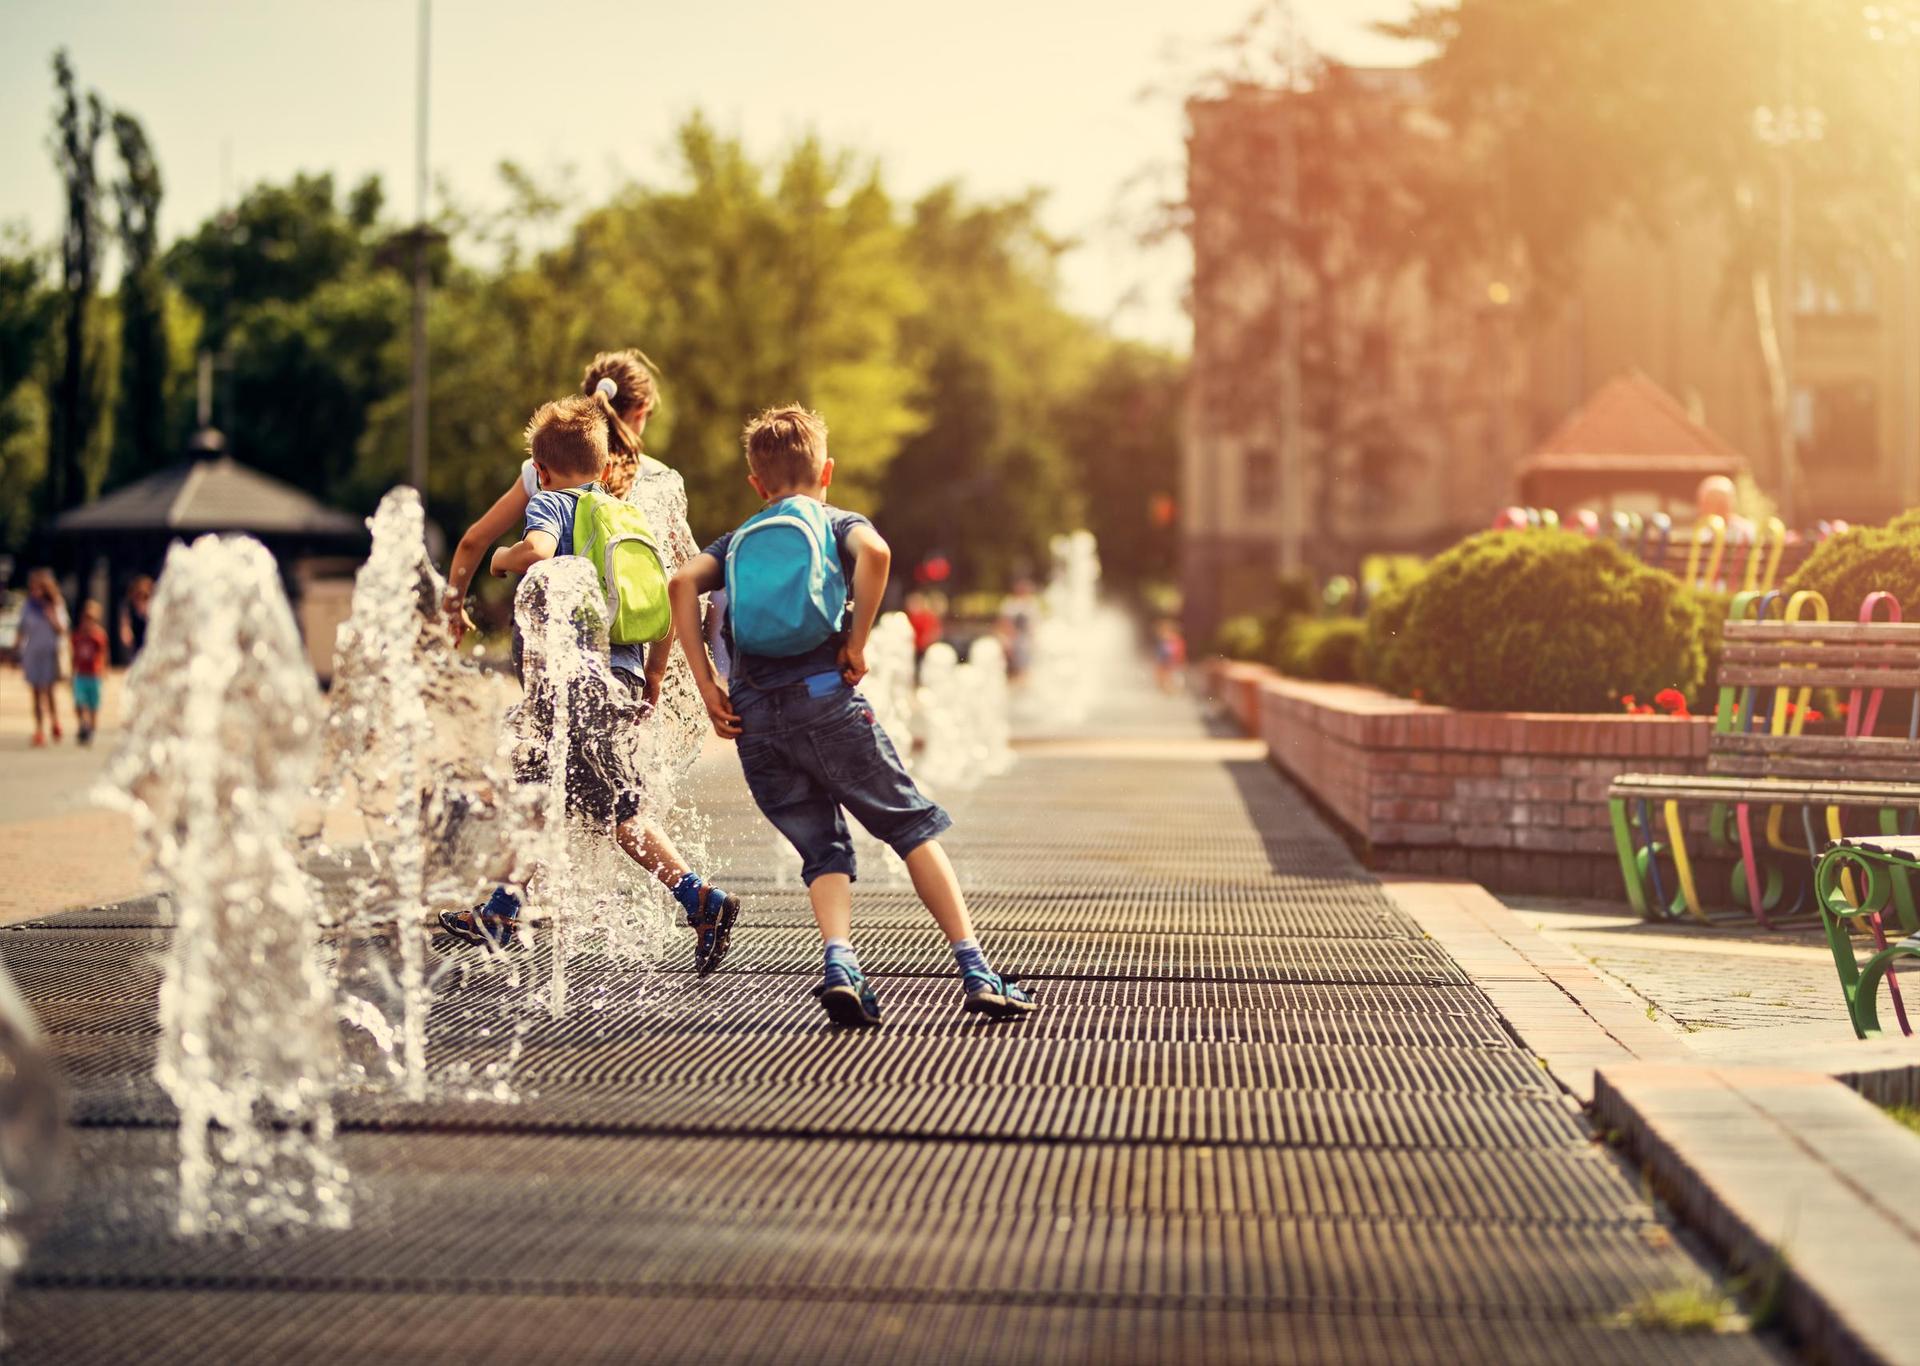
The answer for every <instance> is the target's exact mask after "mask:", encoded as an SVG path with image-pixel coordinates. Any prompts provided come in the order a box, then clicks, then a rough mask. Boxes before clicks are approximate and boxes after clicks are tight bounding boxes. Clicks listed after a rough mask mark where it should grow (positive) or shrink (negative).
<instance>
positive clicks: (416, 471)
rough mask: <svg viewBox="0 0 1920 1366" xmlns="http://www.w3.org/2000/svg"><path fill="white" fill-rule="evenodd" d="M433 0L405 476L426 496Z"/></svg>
mask: <svg viewBox="0 0 1920 1366" xmlns="http://www.w3.org/2000/svg"><path fill="white" fill-rule="evenodd" d="M432 10H433V0H420V54H419V63H420V65H419V80H418V83H417V87H416V92H415V99H416V101H417V107H416V110H415V124H414V184H413V206H414V207H413V222H414V229H413V425H412V432H411V439H410V441H409V443H408V452H407V477H408V479H409V480H410V481H411V483H412V484H413V486H414V488H416V489H418V490H419V491H420V496H421V498H423V499H424V498H425V497H426V496H427V286H428V277H427V248H428V246H429V245H430V239H431V232H430V231H429V229H428V227H427V70H428V63H427V53H428V37H429V33H430V23H431V18H432Z"/></svg>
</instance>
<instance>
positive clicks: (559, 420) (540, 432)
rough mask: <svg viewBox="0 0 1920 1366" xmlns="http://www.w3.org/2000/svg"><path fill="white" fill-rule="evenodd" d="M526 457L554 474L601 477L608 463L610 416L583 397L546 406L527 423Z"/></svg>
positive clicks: (574, 397) (537, 411)
mask: <svg viewBox="0 0 1920 1366" xmlns="http://www.w3.org/2000/svg"><path fill="white" fill-rule="evenodd" d="M527 454H528V455H531V456H532V457H533V458H534V461H535V463H536V464H539V465H543V466H545V467H546V468H547V469H550V470H552V471H553V472H554V473H555V474H560V475H565V476H567V477H568V478H579V477H580V476H582V475H585V476H587V477H589V478H598V477H599V475H600V471H601V470H603V469H605V468H606V464H607V416H606V414H605V413H604V412H602V411H601V406H600V404H598V403H596V402H595V401H594V400H592V399H590V398H587V397H585V396H583V395H578V394H570V395H568V396H567V397H566V398H557V399H555V400H554V401H553V402H551V403H543V404H541V405H540V406H539V407H538V408H537V409H535V410H534V414H533V420H532V421H531V422H529V423H527Z"/></svg>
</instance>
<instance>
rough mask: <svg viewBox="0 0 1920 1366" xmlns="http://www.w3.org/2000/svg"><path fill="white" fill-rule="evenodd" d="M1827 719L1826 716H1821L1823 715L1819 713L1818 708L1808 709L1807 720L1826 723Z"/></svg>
mask: <svg viewBox="0 0 1920 1366" xmlns="http://www.w3.org/2000/svg"><path fill="white" fill-rule="evenodd" d="M1826 719H1827V718H1826V717H1824V716H1822V715H1821V714H1820V713H1819V711H1818V710H1817V709H1816V708H1813V707H1808V708H1807V720H1809V721H1824V720H1826Z"/></svg>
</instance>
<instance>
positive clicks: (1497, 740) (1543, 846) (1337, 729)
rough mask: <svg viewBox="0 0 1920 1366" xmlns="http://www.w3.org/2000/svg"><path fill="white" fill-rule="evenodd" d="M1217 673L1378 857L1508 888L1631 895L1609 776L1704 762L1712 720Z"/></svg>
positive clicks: (1231, 697) (1280, 753)
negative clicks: (1482, 704)
mask: <svg viewBox="0 0 1920 1366" xmlns="http://www.w3.org/2000/svg"><path fill="white" fill-rule="evenodd" d="M1206 677H1207V681H1208V685H1209V689H1210V692H1211V695H1212V696H1213V697H1214V698H1216V699H1218V700H1219V701H1220V702H1221V703H1222V704H1224V705H1225V706H1226V707H1227V709H1228V710H1229V711H1230V712H1231V713H1232V714H1233V715H1234V716H1235V717H1236V718H1237V719H1238V720H1239V721H1240V723H1241V725H1242V726H1243V727H1244V728H1245V729H1246V730H1247V731H1248V733H1249V734H1257V735H1259V736H1260V737H1261V738H1262V739H1264V740H1265V741H1266V742H1267V751H1268V754H1269V755H1270V756H1271V758H1272V760H1273V762H1274V764H1275V765H1276V766H1277V767H1279V768H1280V769H1281V770H1282V771H1283V772H1285V773H1286V774H1287V775H1288V776H1289V777H1291V778H1292V779H1293V780H1294V781H1295V782H1296V783H1298V784H1299V785H1300V786H1301V787H1302V788H1303V789H1305V790H1306V792H1307V793H1308V794H1309V795H1311V796H1312V797H1313V798H1314V799H1315V800H1316V801H1317V802H1318V803H1319V804H1320V806H1321V807H1322V809H1324V810H1325V811H1326V812H1327V813H1328V814H1329V815H1331V816H1332V817H1333V818H1334V819H1335V820H1336V821H1337V822H1338V823H1339V824H1340V825H1341V826H1343V827H1344V829H1345V832H1346V833H1347V835H1348V836H1349V838H1351V839H1352V840H1353V842H1354V843H1355V845H1356V846H1357V847H1358V848H1359V849H1360V851H1361V854H1362V856H1363V857H1364V858H1365V859H1366V861H1367V863H1368V865H1369V866H1370V867H1373V868H1377V869H1381V870H1384V871H1394V872H1414V873H1435V874H1442V875H1446V876H1451V877H1465V878H1471V879H1473V880H1474V881H1476V882H1479V883H1482V884H1484V885H1486V886H1488V887H1491V888H1493V889H1495V890H1497V891H1511V892H1535V893H1548V894H1554V895H1563V896H1600V897H1607V898H1614V897H1620V896H1622V895H1623V893H1622V891H1621V886H1620V866H1619V863H1618V861H1617V859H1616V858H1615V856H1614V852H1613V835H1612V831H1611V828H1610V827H1609V825H1608V818H1607V807H1606V795H1607V784H1608V783H1609V782H1610V781H1611V780H1612V779H1613V778H1614V776H1615V775H1616V774H1619V773H1624V772H1640V773H1686V772H1699V771H1702V770H1703V769H1704V768H1705V764H1706V754H1707V736H1708V734H1709V732H1710V731H1711V729H1712V721H1711V720H1710V719H1709V718H1707V717H1689V718H1685V719H1680V720H1675V719H1673V718H1671V717H1665V716H1659V717H1653V716H1627V715H1625V714H1624V713H1622V714H1620V715H1598V716H1593V715H1589V716H1565V715H1554V714H1549V713H1541V712H1460V711H1453V710H1451V709H1450V708H1447V707H1431V706H1427V705H1425V704H1424V703H1420V702H1411V701H1408V700H1407V699H1405V698H1400V697H1393V696H1390V695H1388V694H1386V693H1383V692H1380V691H1378V690H1377V689H1373V688H1365V687H1357V686H1353V685H1350V684H1342V683H1306V682H1302V681H1300V680H1298V679H1292V678H1283V677H1281V676H1279V675H1277V674H1275V673H1274V672H1273V671H1272V670H1270V669H1266V668H1263V667H1261V666H1259V665H1248V664H1232V663H1226V662H1224V661H1216V662H1214V663H1211V664H1209V666H1208V668H1207V671H1206ZM1256 704H1257V705H1256ZM1703 876H1707V877H1714V876H1717V870H1703Z"/></svg>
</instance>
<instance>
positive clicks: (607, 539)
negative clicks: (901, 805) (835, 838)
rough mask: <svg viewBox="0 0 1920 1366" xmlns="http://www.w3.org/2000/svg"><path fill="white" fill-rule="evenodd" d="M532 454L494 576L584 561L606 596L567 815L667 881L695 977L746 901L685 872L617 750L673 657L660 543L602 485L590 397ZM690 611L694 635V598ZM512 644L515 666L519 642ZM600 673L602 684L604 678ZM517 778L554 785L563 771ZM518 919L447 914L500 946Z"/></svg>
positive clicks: (571, 401)
mask: <svg viewBox="0 0 1920 1366" xmlns="http://www.w3.org/2000/svg"><path fill="white" fill-rule="evenodd" d="M527 449H528V452H529V453H530V454H531V455H532V456H533V466H534V472H535V474H536V475H537V476H538V479H539V484H540V491H539V492H537V493H535V494H534V495H533V496H532V497H531V498H530V499H529V500H528V502H527V520H526V530H525V533H524V534H523V535H522V537H521V539H520V540H519V541H518V542H516V543H515V544H513V545H510V546H503V547H502V548H500V549H499V550H496V551H495V552H494V554H493V560H492V562H491V564H490V565H489V568H490V570H491V572H492V573H493V575H494V576H495V577H496V578H504V577H506V576H507V575H509V574H524V573H525V572H526V571H527V570H529V569H531V568H533V566H534V565H536V564H539V563H540V562H541V561H543V560H548V559H551V558H553V557H554V556H555V555H580V556H583V557H585V558H586V559H587V560H589V561H590V562H591V563H592V564H593V566H594V569H595V572H596V573H597V575H598V577H599V579H600V586H601V588H602V590H603V591H604V592H605V594H606V620H607V625H608V631H607V636H608V641H609V651H608V659H607V663H608V664H609V665H610V666H611V678H612V683H611V685H610V686H608V687H595V686H592V684H593V683H594V682H595V680H593V679H587V680H569V681H568V684H567V686H568V687H569V688H570V689H574V690H577V691H579V692H580V693H581V694H582V696H581V697H580V698H578V699H576V703H577V704H576V705H574V706H573V707H572V709H571V710H572V715H573V720H572V726H571V731H570V734H569V753H568V755H567V761H566V764H567V773H566V778H567V804H568V808H569V814H571V815H574V816H576V817H582V818H584V819H586V820H588V821H590V822H591V823H593V824H595V825H598V826H602V827H610V828H611V830H612V832H613V835H614V838H615V839H616V840H617V841H618V842H619V845H620V847H621V848H622V849H623V850H625V851H626V853H627V855H628V856H629V857H631V858H632V859H633V860H634V862H636V863H638V864H639V865H640V866H641V867H643V868H645V869H646V870H647V871H648V872H650V873H652V874H653V875H654V877H656V878H658V879H659V880H660V881H661V882H662V883H664V884H665V885H666V887H667V888H668V889H669V890H670V891H671V892H672V893H673V896H674V899H675V900H676V901H678V902H679V903H680V907H681V909H682V910H683V911H685V912H686V917H687V924H688V925H690V926H692V927H693V930H694V932H695V934H696V936H697V938H696V939H695V941H694V971H695V972H697V973H700V974H702V975H704V974H706V973H710V972H712V971H713V970H714V969H715V968H717V967H719V966H720V962H721V960H722V959H724V958H725V957H726V956H727V950H728V948H729V947H730V946H731V943H732V936H733V926H734V922H735V921H736V920H737V919H738V918H739V915H740V903H739V900H738V899H737V898H735V897H733V896H731V895H729V894H728V893H726V892H724V891H722V890H721V889H720V888H718V887H714V886H710V885H708V884H707V883H706V882H705V880H704V879H702V878H701V876H700V875H699V874H698V873H696V872H694V871H693V870H692V869H690V868H689V867H688V866H687V863H686V860H685V859H683V858H681V857H680V852H679V850H678V849H676V848H675V847H674V845H673V841H672V840H671V839H670V838H669V837H668V836H667V832H666V831H665V830H662V829H661V828H660V827H659V826H657V825H654V824H652V823H650V822H647V821H643V820H642V819H641V818H640V804H641V795H642V791H643V787H644V778H643V775H642V774H640V773H639V772H638V771H636V766H635V765H634V763H633V762H632V754H633V751H632V748H631V747H630V746H627V745H623V744H618V743H614V740H615V736H614V735H613V734H612V730H613V728H614V727H616V726H619V725H622V724H628V723H631V722H633V721H635V720H638V719H640V718H643V717H644V716H645V715H646V714H647V712H648V711H649V710H651V708H652V707H653V705H654V704H655V703H656V702H657V701H658V700H659V696H660V681H661V679H662V678H664V677H665V675H666V672H667V662H668V659H669V657H670V655H671V652H672V649H673V617H672V607H671V603H670V600H669V597H668V593H667V576H666V570H665V568H664V567H663V564H662V561H661V557H660V549H659V544H658V542H657V541H656V540H655V539H654V536H653V532H652V530H651V529H650V528H649V526H648V525H647V519H646V516H645V514H644V513H642V512H641V511H640V509H639V508H637V507H635V506H633V505H632V504H631V503H627V502H624V501H622V500H621V499H618V498H615V497H614V496H613V495H612V494H610V493H608V492H607V491H606V490H605V489H603V488H601V487H600V484H599V483H598V480H599V477H600V472H601V470H602V469H603V468H604V467H605V465H606V463H607V449H608V448H607V423H606V413H605V409H604V407H603V406H602V405H600V404H598V403H596V402H595V400H594V399H592V398H589V397H584V396H581V395H575V396H573V397H570V398H563V399H559V400H557V401H555V402H553V403H547V404H543V405H542V406H541V408H540V409H539V411H537V412H536V413H534V415H533V421H532V422H531V423H530V424H528V427H527ZM691 610H692V611H693V614H694V618H695V622H696V627H695V629H696V630H697V629H698V626H697V622H698V618H699V615H700V612H699V602H698V599H697V598H696V599H695V601H694V604H693V606H692V609H691ZM514 646H515V650H514V662H515V665H516V667H518V665H519V663H520V649H519V647H520V642H519V640H518V638H516V639H515V642H514ZM703 662H704V657H703ZM600 676H601V677H602V678H604V677H605V676H606V675H605V671H600ZM537 710H538V709H536V711H537ZM541 753H542V754H543V753H544V751H543V750H542V751H541ZM521 776H522V779H523V780H525V781H541V782H547V781H553V780H554V778H555V776H556V775H552V774H548V773H545V772H537V773H523V774H522V775H521ZM519 915H520V898H519V897H518V896H517V895H516V894H515V893H514V892H513V891H512V890H511V889H509V888H507V887H505V886H502V887H497V888H496V889H495V890H494V892H493V895H492V896H491V897H490V898H489V899H488V900H487V901H486V903H485V904H483V905H481V906H476V907H474V909H473V910H471V911H447V912H443V913H442V914H441V916H440V924H441V927H442V928H443V929H445V930H446V931H447V933H449V934H451V935H452V936H453V937H454V938H456V939H458V940H461V941H462V942H464V943H468V944H476V945H477V944H481V943H490V944H492V945H494V946H495V947H496V948H503V949H504V948H508V947H511V946H512V944H513V942H514V939H515V932H516V928H517V926H518V923H519Z"/></svg>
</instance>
